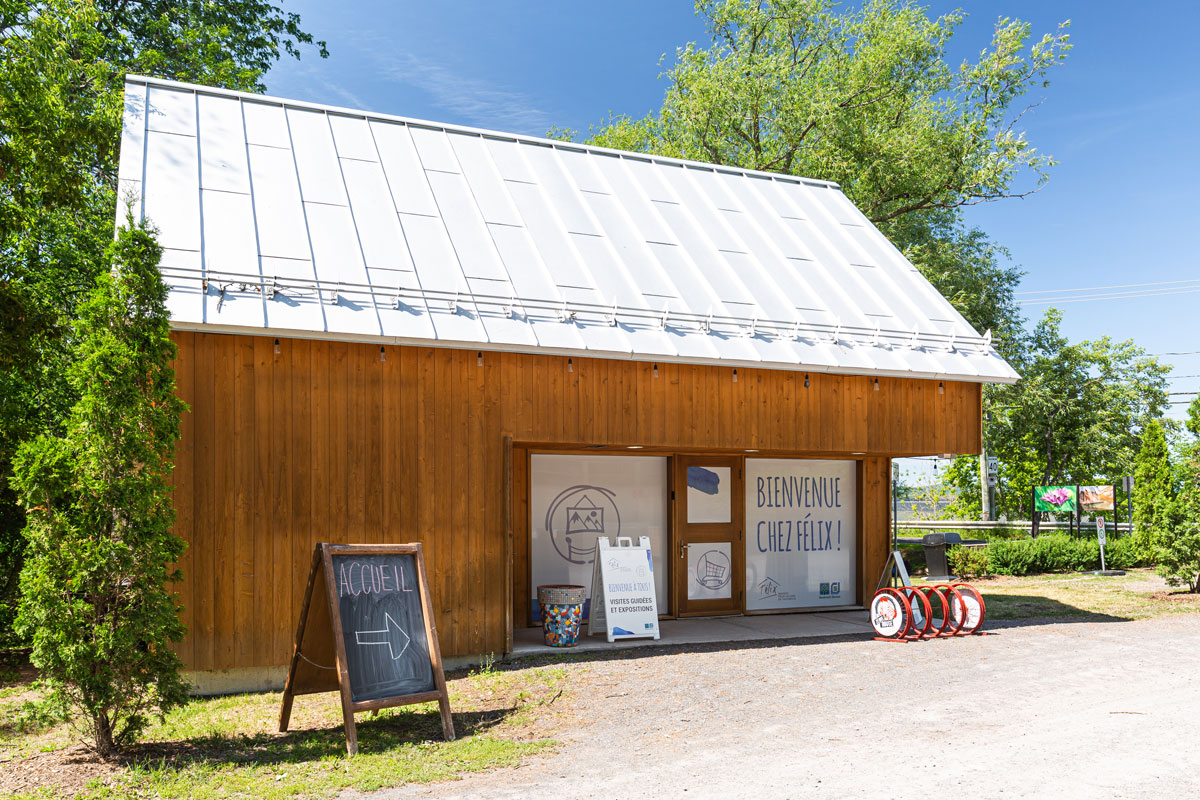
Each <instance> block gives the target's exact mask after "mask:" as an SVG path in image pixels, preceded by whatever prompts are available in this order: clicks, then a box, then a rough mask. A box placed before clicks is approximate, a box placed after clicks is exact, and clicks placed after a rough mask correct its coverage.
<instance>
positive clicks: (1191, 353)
mask: <svg viewBox="0 0 1200 800" xmlns="http://www.w3.org/2000/svg"><path fill="white" fill-rule="evenodd" d="M1150 355H1152V356H1200V350H1188V351H1186V352H1183V353H1151V354H1150Z"/></svg>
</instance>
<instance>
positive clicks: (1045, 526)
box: [896, 519, 1133, 533]
mask: <svg viewBox="0 0 1200 800" xmlns="http://www.w3.org/2000/svg"><path fill="white" fill-rule="evenodd" d="M1107 524H1108V525H1111V524H1112V523H1107ZM896 527H897V528H900V529H901V530H910V531H911V530H925V531H944V530H952V531H995V530H1024V531H1032V530H1033V523H1032V522H1030V521H1029V520H1027V519H1024V520H1021V519H1018V520H995V521H989V520H977V519H963V520H945V519H930V520H919V519H914V520H905V521H904V522H897V523H896ZM1071 527H1072V526H1071V523H1069V522H1062V521H1061V520H1052V521H1043V522H1041V523H1039V524H1038V530H1040V531H1066V530H1070V529H1071ZM1077 527H1081V528H1082V529H1083V530H1085V531H1087V530H1091V531H1095V529H1096V525H1095V523H1094V522H1084V523H1082V524H1081V525H1079V526H1077ZM1132 529H1133V528H1132V526H1131V525H1130V524H1129V523H1128V522H1118V523H1117V532H1118V533H1129V532H1130V531H1131V530H1132Z"/></svg>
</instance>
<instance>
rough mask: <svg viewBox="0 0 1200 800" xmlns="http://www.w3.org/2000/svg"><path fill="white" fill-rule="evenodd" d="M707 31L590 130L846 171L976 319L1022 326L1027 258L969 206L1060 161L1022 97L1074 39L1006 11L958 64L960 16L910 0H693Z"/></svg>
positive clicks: (1013, 335)
mask: <svg viewBox="0 0 1200 800" xmlns="http://www.w3.org/2000/svg"><path fill="white" fill-rule="evenodd" d="M696 13H697V14H698V15H700V16H701V17H703V18H704V19H705V20H706V22H707V24H708V31H709V34H710V36H711V42H709V43H708V44H706V45H698V44H695V43H692V44H688V45H687V46H686V47H683V48H682V49H680V50H679V51H678V53H677V56H676V60H675V63H674V64H673V65H672V66H671V67H670V69H669V71H668V72H667V75H666V77H667V79H668V81H669V85H668V88H667V92H666V96H665V98H664V100H663V104H662V107H661V108H660V109H659V110H658V111H656V112H653V113H651V114H649V115H648V116H646V117H643V118H641V119H632V118H629V117H616V118H613V119H610V120H609V122H608V123H607V124H606V125H605V126H604V127H603V128H602V129H600V130H598V131H594V132H593V135H592V138H591V140H592V141H593V142H594V143H597V144H601V145H606V146H610V147H617V148H621V149H627V150H637V151H642V152H651V153H658V154H662V155H668V156H676V157H681V158H690V159H696V160H700V161H707V162H711V163H717V164H729V165H736V166H739V167H744V168H749V169H757V170H766V171H772V172H781V173H787V174H792V175H803V176H807V177H817V178H824V179H829V180H834V181H837V182H838V183H839V184H841V186H842V188H843V189H844V190H845V192H846V194H847V196H848V197H849V198H850V199H851V200H853V201H854V203H855V204H856V205H858V207H859V208H861V209H863V211H864V212H865V213H866V215H867V216H868V217H869V218H870V219H871V220H872V221H873V222H874V223H875V224H876V225H878V226H879V227H880V228H881V229H882V230H883V231H884V233H885V234H887V235H888V236H889V237H890V238H891V240H892V241H893V243H895V244H896V245H897V246H898V247H899V248H900V249H901V250H903V251H904V252H905V254H906V255H907V256H908V257H909V258H910V259H911V260H912V261H913V262H914V263H915V264H916V265H917V266H918V267H919V268H920V269H921V270H922V272H924V273H925V274H926V276H927V277H929V278H930V280H931V281H932V282H933V283H934V285H936V286H937V287H938V289H939V290H941V291H942V292H943V294H945V295H946V296H947V297H949V298H950V299H951V301H952V302H954V303H955V305H956V307H957V308H958V309H959V311H960V312H962V313H963V315H964V316H965V317H966V318H967V320H968V321H969V322H971V323H972V324H973V325H974V326H975V327H976V328H978V329H979V330H981V331H982V330H985V329H988V328H990V329H992V330H993V331H994V332H995V333H996V334H997V335H999V336H1000V337H1001V338H1002V339H1003V340H1005V341H1006V342H1010V343H1015V342H1016V341H1017V340H1019V338H1020V315H1019V314H1018V313H1017V310H1016V306H1015V304H1014V303H1013V302H1012V289H1013V286H1014V285H1015V284H1016V282H1017V280H1018V279H1019V277H1020V274H1019V272H1018V271H1016V270H1014V269H1012V268H1010V267H1005V266H1002V264H1001V262H1002V261H1003V258H1002V254H1001V252H1000V251H999V249H998V248H997V247H996V246H995V245H993V244H991V243H990V242H989V241H988V240H987V237H986V236H985V235H984V234H982V233H981V232H979V231H976V230H972V229H969V228H967V227H966V226H964V225H963V224H962V220H961V216H960V214H959V213H958V211H959V210H960V209H961V208H962V207H964V206H967V205H971V204H974V203H981V202H986V201H990V200H998V199H1001V198H1006V197H1014V196H1020V195H1023V194H1027V193H1028V192H1030V191H1034V190H1036V188H1037V187H1038V186H1039V185H1040V184H1041V183H1042V182H1044V181H1045V180H1046V178H1047V175H1048V170H1049V168H1050V167H1051V166H1052V164H1053V160H1052V159H1051V158H1050V157H1048V156H1046V155H1044V154H1042V153H1040V152H1039V151H1038V150H1037V149H1036V148H1034V147H1033V146H1032V144H1031V143H1030V142H1029V141H1028V140H1027V139H1026V138H1025V136H1024V134H1023V133H1022V132H1021V131H1020V130H1019V125H1020V120H1021V115H1022V114H1023V113H1024V111H1025V110H1026V107H1027V105H1026V101H1025V100H1024V98H1025V96H1026V95H1027V94H1028V93H1029V92H1031V91H1033V90H1036V89H1039V88H1041V87H1043V86H1045V85H1046V80H1047V77H1048V74H1049V71H1050V70H1051V69H1052V68H1053V67H1054V65H1055V64H1057V63H1059V62H1060V61H1062V59H1063V58H1065V56H1066V53H1067V51H1068V50H1069V49H1070V42H1069V39H1068V37H1067V34H1066V32H1065V30H1064V29H1065V26H1066V25H1065V23H1064V25H1063V27H1062V28H1060V30H1058V31H1056V32H1055V33H1052V34H1046V35H1044V36H1042V37H1040V38H1038V39H1031V30H1030V26H1029V25H1028V24H1026V23H1023V22H1020V21H1015V20H1009V19H1000V20H998V22H997V23H996V26H995V30H994V33H993V36H992V41H991V43H990V44H989V45H988V46H987V47H985V48H984V49H983V50H982V52H981V54H980V56H979V59H978V60H976V61H974V62H970V61H968V62H964V63H962V64H960V65H957V66H955V65H952V64H950V63H949V61H948V60H947V57H946V48H947V45H948V43H949V41H950V39H951V37H952V36H953V35H954V34H955V32H956V30H957V29H958V27H959V25H960V24H961V22H962V19H963V15H962V14H961V13H954V14H947V15H944V16H940V17H937V18H930V17H929V16H928V15H927V13H926V11H925V9H924V8H922V7H920V6H918V5H916V4H914V3H911V2H907V1H906V0H874V2H868V3H866V4H865V5H863V6H862V7H861V8H860V9H844V8H843V7H841V6H839V5H838V4H836V3H834V2H832V0H698V2H697V3H696Z"/></svg>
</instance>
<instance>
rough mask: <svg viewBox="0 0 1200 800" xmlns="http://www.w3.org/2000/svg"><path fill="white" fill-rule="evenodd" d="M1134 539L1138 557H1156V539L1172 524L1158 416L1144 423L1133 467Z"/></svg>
mask: <svg viewBox="0 0 1200 800" xmlns="http://www.w3.org/2000/svg"><path fill="white" fill-rule="evenodd" d="M1133 484H1134V486H1133V488H1134V495H1133V497H1134V501H1133V542H1134V547H1135V548H1136V550H1137V552H1138V560H1139V561H1155V560H1157V559H1156V556H1157V543H1158V541H1159V539H1160V538H1161V537H1163V536H1166V535H1168V534H1169V533H1170V532H1171V529H1172V527H1173V525H1172V522H1173V520H1172V513H1173V511H1174V504H1175V487H1174V485H1173V481H1172V475H1171V461H1170V455H1169V453H1168V450H1167V437H1166V434H1165V433H1164V432H1163V427H1162V424H1161V423H1160V422H1159V421H1158V420H1153V421H1151V422H1150V423H1149V424H1148V425H1146V429H1145V431H1144V432H1143V433H1142V445H1141V448H1140V449H1139V450H1138V452H1137V458H1136V460H1135V462H1134V469H1133Z"/></svg>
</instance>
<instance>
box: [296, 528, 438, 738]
mask: <svg viewBox="0 0 1200 800" xmlns="http://www.w3.org/2000/svg"><path fill="white" fill-rule="evenodd" d="M340 555H367V556H369V555H411V556H413V557H414V561H415V562H416V573H417V583H418V589H419V591H420V593H421V610H422V614H423V616H424V618H425V638H426V642H427V643H428V645H429V662H430V666H431V667H432V668H433V679H434V684H435V686H436V688H435V689H434V690H433V691H430V692H421V693H418V694H408V695H397V696H395V697H381V698H377V699H373V700H362V701H359V702H355V701H354V699H353V697H352V695H351V687H350V672H349V667H348V664H347V661H346V640H345V639H344V638H343V636H342V615H341V614H340V613H339V608H338V594H337V582H336V580H335V579H334V572H333V557H334V556H340ZM318 584H324V586H323V587H322V586H319V585H318ZM322 588H323V589H324V592H325V598H324V602H322V600H321V598H319V597H318V598H317V602H316V604H314V603H313V594H314V592H316V593H317V594H320V591H321V589H322ZM310 613H311V614H312V617H313V626H312V627H311V628H310V627H309V616H310ZM326 628H327V630H328V634H327V633H326V630H323V629H326ZM306 632H307V633H308V634H309V636H310V639H309V641H308V642H306V641H305V638H304V637H305V633H306ZM329 638H332V639H333V641H332V645H333V648H332V652H330V648H328V644H330V643H329V642H328V639H329ZM331 655H332V656H333V657H334V660H335V664H333V665H328V666H327V665H325V664H324V663H323V662H327V661H329V660H330V658H329V657H330V656H331ZM334 690H340V692H341V698H342V719H343V722H344V724H345V728H346V751H347V752H348V753H349V754H350V755H354V754H356V753H357V752H358V730H357V728H356V727H355V724H354V715H355V714H356V713H357V712H360V711H378V710H380V709H382V708H393V707H395V706H407V705H412V704H413V703H426V702H429V701H432V700H437V701H438V708H439V710H440V712H441V716H442V732H443V733H444V734H445V737H446V739H447V740H451V739H453V738H454V718H453V717H452V716H451V713H450V696H449V693H448V692H447V690H446V675H445V672H443V670H442V652H441V649H440V648H439V646H438V638H437V626H436V625H435V624H434V621H433V602H432V600H431V599H430V592H429V579H428V577H427V576H426V574H425V555H424V552H423V551H422V549H421V545H420V544H419V543H417V544H330V543H328V542H321V543H319V544H318V545H316V547H314V548H313V558H312V566H311V567H310V568H309V571H308V585H307V587H306V588H305V590H304V602H303V604H302V605H301V606H300V620H299V623H298V624H297V626H296V644H295V647H294V649H293V651H292V660H291V664H290V665H289V666H288V676H287V682H286V683H285V684H284V687H283V700H282V705H281V707H280V709H279V730H280V732H281V733H282V732H286V731H287V728H288V721H289V720H290V719H291V715H292V699H293V698H294V697H295V696H296V695H298V694H312V693H314V692H329V691H334Z"/></svg>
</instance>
